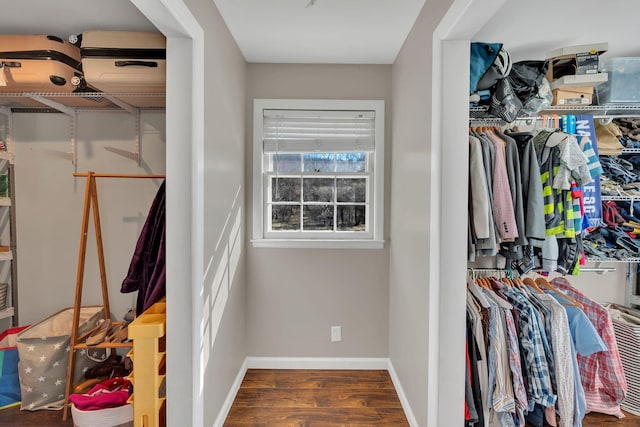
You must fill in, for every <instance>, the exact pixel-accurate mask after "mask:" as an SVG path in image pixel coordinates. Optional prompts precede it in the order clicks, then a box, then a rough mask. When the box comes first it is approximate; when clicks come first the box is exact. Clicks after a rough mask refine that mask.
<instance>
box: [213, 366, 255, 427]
mask: <svg viewBox="0 0 640 427" xmlns="http://www.w3.org/2000/svg"><path fill="white" fill-rule="evenodd" d="M246 373H247V359H246V358H245V359H244V362H243V363H242V365H241V366H240V369H239V370H238V375H236V379H235V380H234V381H233V384H231V388H230V389H229V393H228V394H227V398H226V399H225V400H224V403H223V404H222V408H220V412H218V417H217V418H216V420H215V421H214V423H213V427H222V426H223V425H224V422H225V420H226V419H227V416H228V415H229V411H231V406H232V405H233V401H234V400H235V398H236V395H237V394H238V391H239V390H240V385H241V384H242V380H243V379H244V376H245V374H246Z"/></svg>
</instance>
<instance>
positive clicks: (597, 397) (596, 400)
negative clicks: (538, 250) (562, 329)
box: [551, 277, 628, 415]
mask: <svg viewBox="0 0 640 427" xmlns="http://www.w3.org/2000/svg"><path fill="white" fill-rule="evenodd" d="M551 284H552V285H553V286H554V287H556V288H557V289H560V290H562V291H563V292H565V293H566V294H567V295H569V296H570V297H572V298H573V299H575V300H576V301H578V302H580V303H581V304H582V305H583V306H584V313H585V315H586V316H587V317H588V318H589V320H590V321H591V323H592V324H593V326H594V327H595V328H596V330H597V331H598V335H600V337H601V338H602V340H603V341H604V343H605V344H606V346H607V350H606V351H599V352H597V353H594V354H592V355H589V356H586V357H585V356H581V355H579V356H578V364H579V366H580V373H581V376H582V380H583V381H582V382H583V385H584V389H585V394H586V396H587V409H588V410H591V411H596V412H603V411H605V410H606V408H612V409H613V414H614V415H618V414H620V415H621V412H620V410H619V403H620V402H621V401H622V400H623V399H624V397H625V395H626V393H627V389H628V387H627V380H626V377H625V374H624V370H623V367H622V360H621V359H620V353H619V351H618V345H617V342H616V337H615V332H614V330H613V324H612V322H611V318H610V316H609V312H608V311H607V310H606V309H605V308H604V307H602V306H601V305H600V304H598V303H596V302H594V301H593V300H591V299H589V298H587V297H586V296H585V295H584V294H582V293H581V292H580V291H578V290H577V289H576V288H574V287H573V286H572V285H571V283H569V281H568V280H567V279H565V278H564V277H557V278H555V279H553V280H552V281H551ZM604 413H611V412H604Z"/></svg>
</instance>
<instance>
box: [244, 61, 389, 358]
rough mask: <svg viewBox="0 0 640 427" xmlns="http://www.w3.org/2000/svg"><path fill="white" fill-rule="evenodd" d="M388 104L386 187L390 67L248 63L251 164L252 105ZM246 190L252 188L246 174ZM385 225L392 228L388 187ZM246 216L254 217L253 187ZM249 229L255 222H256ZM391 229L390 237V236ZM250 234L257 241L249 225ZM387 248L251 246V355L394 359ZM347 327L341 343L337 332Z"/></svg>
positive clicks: (249, 149)
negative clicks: (288, 101)
mask: <svg viewBox="0 0 640 427" xmlns="http://www.w3.org/2000/svg"><path fill="white" fill-rule="evenodd" d="M254 98H299V99H300V98H301V99H305V98H307V99H383V100H385V101H386V128H385V129H386V148H387V150H386V154H387V157H386V162H387V167H386V171H387V179H386V181H387V184H388V183H389V179H388V177H389V161H390V157H391V156H390V150H391V147H392V145H393V144H392V141H391V133H390V130H391V115H390V114H389V113H390V111H391V66H388V65H290V64H286V65H285V64H249V68H248V75H247V102H246V108H247V139H246V144H247V155H246V162H247V164H249V165H251V164H252V155H253V149H252V146H253V140H252V138H253V131H252V129H251V127H250V125H251V123H253V121H252V120H253V117H252V114H253V99H254ZM246 183H247V184H248V186H250V185H251V183H252V172H251V170H250V168H248V169H247V174H246ZM386 190H387V191H386V195H387V197H386V198H385V205H386V208H385V213H386V215H385V219H386V222H387V224H388V214H389V209H388V206H389V197H388V195H389V191H388V190H389V186H388V185H387V188H386ZM247 206H248V209H247V212H248V213H249V214H250V213H251V211H252V208H253V207H252V206H251V188H249V187H247ZM249 224H250V221H249ZM388 230H389V228H388V226H387V227H386V228H385V236H388V235H389V233H388ZM247 235H248V236H251V230H250V226H248V227H247ZM388 245H389V242H387V245H386V247H385V249H382V250H346V249H341V250H335V249H333V250H332V249H303V250H300V249H273V248H252V247H251V243H247V248H248V251H247V342H248V350H247V354H248V355H249V356H262V357H266V356H273V357H276V356H279V357H296V356H298V357H303V356H315V357H387V356H388V310H389V306H388V293H389V290H388V265H389V262H388V254H389V252H388V251H389V250H388ZM332 325H341V326H342V342H340V343H332V342H331V341H330V327H331V326H332Z"/></svg>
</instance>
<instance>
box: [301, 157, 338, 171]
mask: <svg viewBox="0 0 640 427" xmlns="http://www.w3.org/2000/svg"><path fill="white" fill-rule="evenodd" d="M334 157H335V155H334V154H333V153H309V154H305V155H304V171H305V172H333V159H334Z"/></svg>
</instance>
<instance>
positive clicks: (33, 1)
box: [0, 0, 157, 39]
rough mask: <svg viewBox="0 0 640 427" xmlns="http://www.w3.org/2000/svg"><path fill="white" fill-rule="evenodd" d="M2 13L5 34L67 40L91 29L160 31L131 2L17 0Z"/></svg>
mask: <svg viewBox="0 0 640 427" xmlns="http://www.w3.org/2000/svg"><path fill="white" fill-rule="evenodd" d="M4 3H5V4H3V6H2V10H1V11H0V33H2V34H49V35H54V36H58V37H62V38H64V39H66V38H67V37H68V36H70V35H72V34H80V33H82V32H83V31H87V30H120V31H157V29H156V28H155V27H154V26H153V24H151V23H150V22H149V20H148V19H147V18H145V16H144V15H143V14H142V13H141V12H140V11H139V10H138V9H137V8H136V7H135V6H134V5H133V4H132V3H131V2H130V1H129V0H74V1H71V0H15V1H11V2H9V1H7V2H4Z"/></svg>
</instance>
